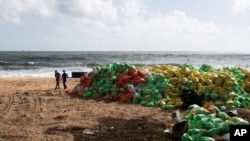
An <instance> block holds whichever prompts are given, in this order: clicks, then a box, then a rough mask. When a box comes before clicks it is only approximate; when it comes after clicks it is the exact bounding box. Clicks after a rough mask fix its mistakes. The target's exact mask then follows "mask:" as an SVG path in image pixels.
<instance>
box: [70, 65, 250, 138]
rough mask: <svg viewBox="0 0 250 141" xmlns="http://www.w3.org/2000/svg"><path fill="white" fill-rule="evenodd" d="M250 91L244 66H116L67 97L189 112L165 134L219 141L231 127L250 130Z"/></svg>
mask: <svg viewBox="0 0 250 141" xmlns="http://www.w3.org/2000/svg"><path fill="white" fill-rule="evenodd" d="M249 92H250V71H248V70H247V69H244V68H242V67H238V66H234V67H223V68H214V67H212V66H211V65H208V64H203V65H201V66H200V67H199V68H195V67H194V66H192V65H191V64H180V65H166V64H162V65H129V64H126V63H118V62H114V63H111V64H105V65H99V66H95V67H93V70H92V71H90V72H86V73H84V74H83V75H82V76H81V77H80V82H79V84H77V85H76V86H75V88H74V89H72V91H68V92H67V93H68V94H77V95H79V96H80V97H83V98H89V99H96V100H107V101H113V102H116V101H118V102H129V103H139V104H141V105H143V106H147V107H157V106H158V107H161V108H162V109H163V110H169V109H172V110H176V109H178V108H183V107H184V108H186V109H187V113H181V114H182V116H181V118H179V117H178V114H176V113H175V117H174V118H173V119H174V120H170V121H167V122H166V129H165V130H164V133H170V134H171V135H172V137H177V138H180V139H181V140H182V141H193V140H200V141H205V140H206V141H215V140H216V141H217V140H220V139H224V140H227V139H228V135H229V134H228V133H229V127H230V125H249V121H250V117H249V115H250V114H249V108H250V95H249ZM218 107H220V108H221V109H220V108H218ZM242 109H244V110H242ZM243 111H244V112H243ZM175 112H176V111H175ZM176 117H178V118H177V119H178V120H176ZM179 125H181V126H179Z"/></svg>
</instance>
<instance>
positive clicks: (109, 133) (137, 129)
mask: <svg viewBox="0 0 250 141" xmlns="http://www.w3.org/2000/svg"><path fill="white" fill-rule="evenodd" d="M79 80H80V79H79V78H69V79H68V80H67V85H68V89H67V90H72V89H73V88H74V87H75V86H76V85H77V84H78V83H79ZM60 86H61V89H59V90H54V88H55V79H54V78H53V77H51V78H49V77H48V78H43V77H13V78H4V77H3V78H0V139H2V140H3V141H17V140H18V141H55V140H57V141H73V140H88V141H89V140H97V139H98V140H102V141H106V140H107V141H108V140H157V139H156V138H158V140H160V139H159V138H163V137H162V136H164V135H163V130H164V120H166V117H167V116H168V115H169V112H167V111H163V110H161V109H160V108H159V107H144V106H141V105H140V104H130V103H119V102H105V101H95V100H94V99H84V98H82V97H79V96H78V95H69V94H67V93H66V91H67V90H64V89H62V88H63V86H62V81H61V82H60Z"/></svg>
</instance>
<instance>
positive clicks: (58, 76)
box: [55, 70, 61, 90]
mask: <svg viewBox="0 0 250 141" xmlns="http://www.w3.org/2000/svg"><path fill="white" fill-rule="evenodd" d="M60 77H61V74H60V73H59V72H57V70H55V78H56V87H55V90H56V89H60V85H59V81H60Z"/></svg>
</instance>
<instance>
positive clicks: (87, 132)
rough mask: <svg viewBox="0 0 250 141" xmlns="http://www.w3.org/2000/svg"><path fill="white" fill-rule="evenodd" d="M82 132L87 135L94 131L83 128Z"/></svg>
mask: <svg viewBox="0 0 250 141" xmlns="http://www.w3.org/2000/svg"><path fill="white" fill-rule="evenodd" d="M82 133H83V134H88V135H93V134H94V133H95V131H91V130H90V129H84V131H83V132H82Z"/></svg>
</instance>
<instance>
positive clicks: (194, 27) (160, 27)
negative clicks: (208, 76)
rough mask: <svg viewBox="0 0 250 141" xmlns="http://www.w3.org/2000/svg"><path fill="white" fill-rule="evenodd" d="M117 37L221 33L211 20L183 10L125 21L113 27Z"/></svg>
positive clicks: (183, 35)
mask: <svg viewBox="0 0 250 141" xmlns="http://www.w3.org/2000/svg"><path fill="white" fill-rule="evenodd" d="M113 31H114V33H115V34H116V35H117V36H118V37H123V38H126V39H131V40H136V39H146V40H165V39H173V38H178V37H186V38H192V37H202V36H204V37H205V36H206V37H219V36H222V35H223V33H222V31H220V29H219V28H218V27H217V26H216V25H215V24H214V23H213V22H204V21H200V20H198V19H195V18H191V17H188V16H187V15H186V14H185V13H184V12H181V11H173V12H170V13H168V14H165V15H163V14H161V13H158V14H154V15H153V16H151V17H150V18H149V19H147V20H140V21H136V22H132V21H131V22H127V23H124V24H123V25H118V26H117V27H115V28H114V29H113Z"/></svg>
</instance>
